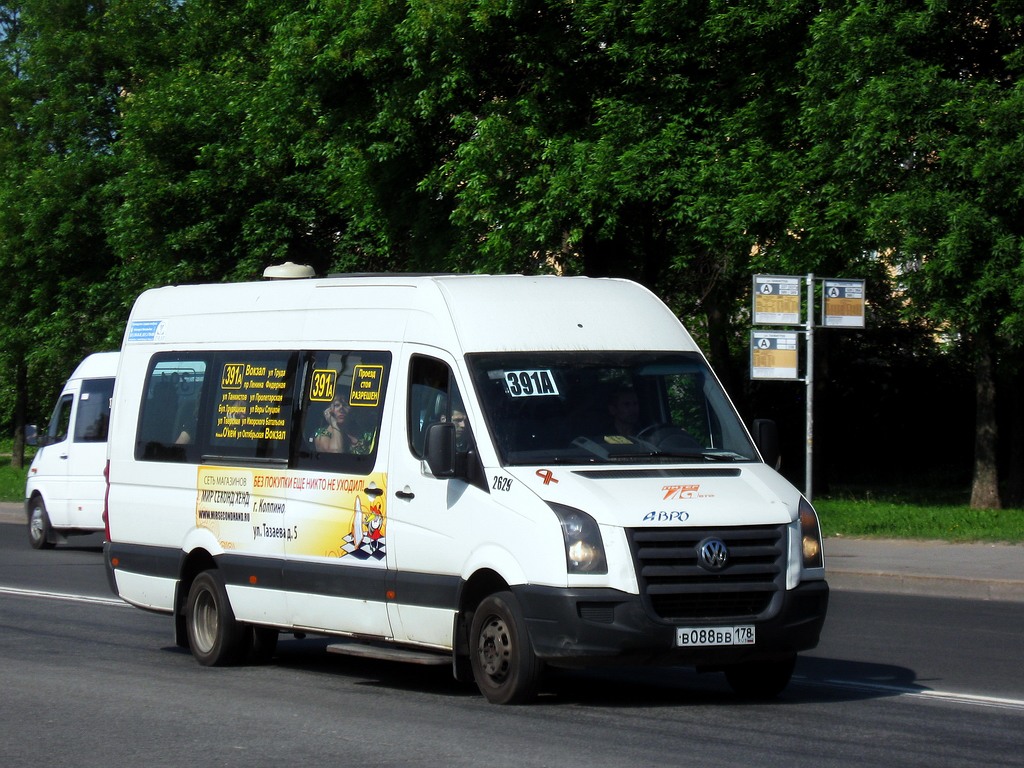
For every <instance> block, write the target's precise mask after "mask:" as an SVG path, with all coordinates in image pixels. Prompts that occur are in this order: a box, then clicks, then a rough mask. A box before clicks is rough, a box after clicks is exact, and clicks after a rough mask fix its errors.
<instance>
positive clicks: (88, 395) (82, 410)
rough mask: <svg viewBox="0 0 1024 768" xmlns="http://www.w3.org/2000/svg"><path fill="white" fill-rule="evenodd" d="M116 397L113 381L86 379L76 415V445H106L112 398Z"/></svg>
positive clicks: (79, 397)
mask: <svg viewBox="0 0 1024 768" xmlns="http://www.w3.org/2000/svg"><path fill="white" fill-rule="evenodd" d="M113 396H114V380H113V379H86V380H85V381H83V382H82V393H81V394H80V395H79V396H78V412H77V413H76V415H75V442H76V443H105V442H106V441H107V428H108V427H109V426H110V398H111V397H113Z"/></svg>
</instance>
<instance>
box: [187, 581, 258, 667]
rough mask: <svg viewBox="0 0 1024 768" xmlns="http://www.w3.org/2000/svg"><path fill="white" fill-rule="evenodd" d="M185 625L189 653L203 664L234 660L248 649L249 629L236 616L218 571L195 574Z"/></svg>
mask: <svg viewBox="0 0 1024 768" xmlns="http://www.w3.org/2000/svg"><path fill="white" fill-rule="evenodd" d="M185 625H186V628H187V630H188V645H189V648H190V649H191V650H192V655H193V656H195V657H196V661H198V662H199V663H200V664H202V665H203V666H207V667H218V666H225V665H228V664H237V663H238V662H239V661H241V659H242V657H243V655H244V654H245V653H246V652H247V651H248V646H249V644H250V643H251V638H252V633H251V630H249V628H248V627H246V626H245V625H243V624H241V623H240V622H238V621H236V620H235V612H234V611H232V610H231V602H230V601H229V600H228V593H227V589H225V587H224V577H223V576H221V574H220V571H217V570H209V571H203V572H202V573H200V574H199V575H198V576H196V579H195V581H193V582H192V587H191V589H189V591H188V602H187V603H186V604H185Z"/></svg>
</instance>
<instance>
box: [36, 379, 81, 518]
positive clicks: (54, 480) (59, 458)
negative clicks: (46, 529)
mask: <svg viewBox="0 0 1024 768" xmlns="http://www.w3.org/2000/svg"><path fill="white" fill-rule="evenodd" d="M78 386H79V385H78V382H74V383H71V382H69V383H68V385H67V386H66V387H65V389H64V391H63V392H61V395H60V397H59V398H58V399H57V404H56V405H55V406H54V408H53V413H52V415H51V416H50V423H49V426H48V427H47V430H46V435H45V436H44V437H43V439H42V440H41V441H40V443H41V447H40V448H39V450H38V451H37V452H36V457H35V459H34V460H33V462H32V468H31V472H32V477H33V479H34V480H35V483H36V486H37V488H38V489H39V491H40V492H41V493H42V496H43V502H44V503H45V504H46V511H47V514H48V516H49V518H50V524H51V525H53V526H56V527H58V528H65V527H67V526H68V525H69V524H70V523H69V515H68V460H69V458H70V455H71V453H70V452H71V431H70V430H71V417H72V415H73V413H74V405H75V396H76V395H77V394H78Z"/></svg>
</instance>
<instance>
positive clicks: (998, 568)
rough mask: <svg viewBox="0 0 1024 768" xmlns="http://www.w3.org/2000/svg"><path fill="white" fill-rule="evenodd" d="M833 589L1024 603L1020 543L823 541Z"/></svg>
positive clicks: (1023, 554)
mask: <svg viewBox="0 0 1024 768" xmlns="http://www.w3.org/2000/svg"><path fill="white" fill-rule="evenodd" d="M824 546H825V572H826V574H827V578H828V582H829V584H830V585H831V586H832V588H833V589H837V590H843V589H846V590H857V591H862V592H888V593H896V594H916V595H936V596H941V597H967V598H974V599H977V600H1009V601H1013V602H1024V545H1019V544H1017V545H1012V544H946V543H945V542H939V541H911V540H895V539H847V538H841V537H833V538H830V539H826V540H825V545H824Z"/></svg>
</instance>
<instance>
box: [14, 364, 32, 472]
mask: <svg viewBox="0 0 1024 768" xmlns="http://www.w3.org/2000/svg"><path fill="white" fill-rule="evenodd" d="M27 410H28V369H27V368H26V366H25V363H24V361H22V362H21V363H18V364H17V367H16V368H15V372H14V414H13V417H14V445H13V446H12V448H11V466H12V467H14V468H15V469H21V468H22V467H24V466H25V413H26V411H27Z"/></svg>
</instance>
